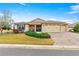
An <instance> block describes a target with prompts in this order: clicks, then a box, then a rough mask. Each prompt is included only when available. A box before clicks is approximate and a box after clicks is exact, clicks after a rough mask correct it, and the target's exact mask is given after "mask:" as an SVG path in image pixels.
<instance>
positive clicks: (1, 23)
mask: <svg viewBox="0 0 79 59" xmlns="http://www.w3.org/2000/svg"><path fill="white" fill-rule="evenodd" d="M2 14H3V16H2V18H1V20H0V28H3V29H7V28H11V25H12V24H13V22H14V21H13V19H12V17H11V16H12V14H11V13H10V11H8V10H4V11H3V12H2Z"/></svg>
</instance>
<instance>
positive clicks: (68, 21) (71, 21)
mask: <svg viewBox="0 0 79 59" xmlns="http://www.w3.org/2000/svg"><path fill="white" fill-rule="evenodd" d="M50 20H53V21H61V22H67V23H71V24H72V23H74V21H73V20H68V19H65V20H64V19H63V20H62V19H50Z"/></svg>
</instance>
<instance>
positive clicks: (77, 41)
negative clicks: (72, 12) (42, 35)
mask: <svg viewBox="0 0 79 59" xmlns="http://www.w3.org/2000/svg"><path fill="white" fill-rule="evenodd" d="M49 34H50V35H51V38H52V39H53V40H54V41H55V45H63V46H64V45H67V46H69V45H77V46H78V45H79V34H78V33H71V32H62V33H49Z"/></svg>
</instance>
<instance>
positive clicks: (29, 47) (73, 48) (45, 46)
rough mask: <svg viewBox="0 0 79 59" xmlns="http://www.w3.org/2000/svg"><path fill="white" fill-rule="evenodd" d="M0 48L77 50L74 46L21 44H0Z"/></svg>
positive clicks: (78, 47) (78, 48)
mask: <svg viewBox="0 0 79 59" xmlns="http://www.w3.org/2000/svg"><path fill="white" fill-rule="evenodd" d="M0 48H24V49H52V50H79V46H76V45H70V46H66V45H23V44H0Z"/></svg>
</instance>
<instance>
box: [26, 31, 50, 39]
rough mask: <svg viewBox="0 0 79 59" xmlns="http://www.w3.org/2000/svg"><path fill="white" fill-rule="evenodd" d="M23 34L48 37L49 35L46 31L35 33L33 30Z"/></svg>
mask: <svg viewBox="0 0 79 59" xmlns="http://www.w3.org/2000/svg"><path fill="white" fill-rule="evenodd" d="M25 34H26V35H28V36H32V37H36V38H50V35H49V34H48V33H36V32H33V31H26V32H25Z"/></svg>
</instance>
